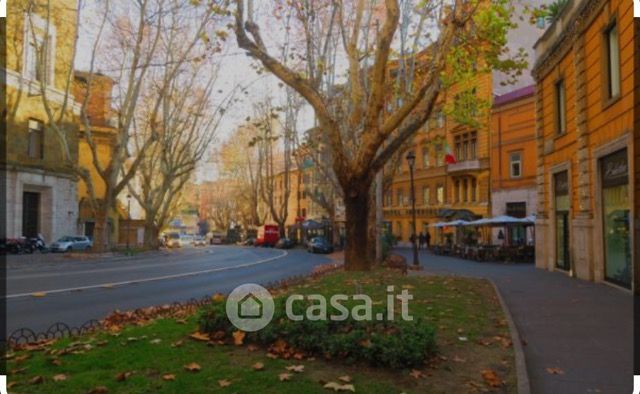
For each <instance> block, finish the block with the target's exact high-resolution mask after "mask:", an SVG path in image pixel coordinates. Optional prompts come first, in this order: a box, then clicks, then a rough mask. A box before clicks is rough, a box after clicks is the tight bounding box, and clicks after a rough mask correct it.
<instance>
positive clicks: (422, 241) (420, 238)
mask: <svg viewBox="0 0 640 394" xmlns="http://www.w3.org/2000/svg"><path fill="white" fill-rule="evenodd" d="M418 242H419V244H418V245H419V246H418V248H420V249H423V248H424V244H425V243H426V242H427V237H426V236H425V235H424V233H423V232H422V231H420V235H419V236H418Z"/></svg>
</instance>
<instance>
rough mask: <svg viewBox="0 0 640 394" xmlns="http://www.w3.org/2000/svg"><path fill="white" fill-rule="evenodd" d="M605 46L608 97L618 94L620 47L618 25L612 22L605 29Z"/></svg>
mask: <svg viewBox="0 0 640 394" xmlns="http://www.w3.org/2000/svg"><path fill="white" fill-rule="evenodd" d="M605 40H606V42H605V47H606V49H607V63H606V66H607V70H606V73H605V74H606V75H607V85H608V86H607V88H608V95H609V98H614V97H617V96H619V95H620V47H619V43H618V26H617V25H616V24H615V23H614V24H613V25H611V27H609V28H608V29H607V30H606V31H605Z"/></svg>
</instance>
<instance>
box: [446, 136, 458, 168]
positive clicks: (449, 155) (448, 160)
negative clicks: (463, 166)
mask: <svg viewBox="0 0 640 394" xmlns="http://www.w3.org/2000/svg"><path fill="white" fill-rule="evenodd" d="M444 162H445V164H456V163H457V161H456V157H455V156H454V155H453V151H452V150H451V147H450V146H449V143H447V141H445V142H444Z"/></svg>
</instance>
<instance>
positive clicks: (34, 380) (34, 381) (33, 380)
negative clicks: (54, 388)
mask: <svg viewBox="0 0 640 394" xmlns="http://www.w3.org/2000/svg"><path fill="white" fill-rule="evenodd" d="M42 383H44V378H43V377H42V376H40V375H38V376H34V377H33V378H31V379H29V384H42Z"/></svg>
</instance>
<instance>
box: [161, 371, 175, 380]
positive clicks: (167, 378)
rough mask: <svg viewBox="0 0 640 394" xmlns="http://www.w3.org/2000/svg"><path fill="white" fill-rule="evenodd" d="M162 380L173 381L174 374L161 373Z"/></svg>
mask: <svg viewBox="0 0 640 394" xmlns="http://www.w3.org/2000/svg"><path fill="white" fill-rule="evenodd" d="M162 380H166V381H174V380H176V375H174V374H172V373H167V374H164V375H162Z"/></svg>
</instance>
